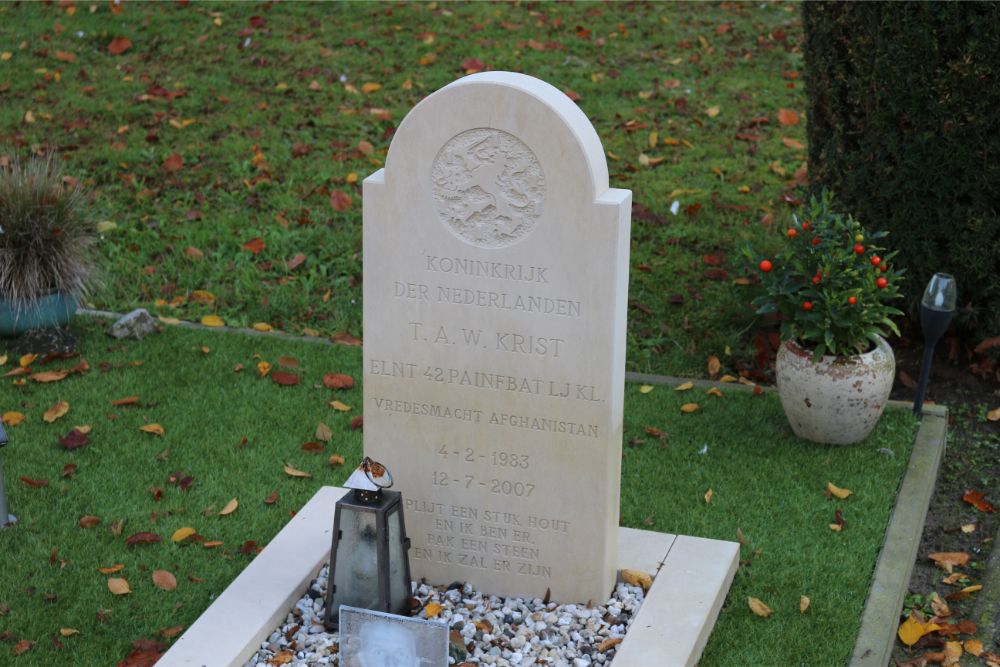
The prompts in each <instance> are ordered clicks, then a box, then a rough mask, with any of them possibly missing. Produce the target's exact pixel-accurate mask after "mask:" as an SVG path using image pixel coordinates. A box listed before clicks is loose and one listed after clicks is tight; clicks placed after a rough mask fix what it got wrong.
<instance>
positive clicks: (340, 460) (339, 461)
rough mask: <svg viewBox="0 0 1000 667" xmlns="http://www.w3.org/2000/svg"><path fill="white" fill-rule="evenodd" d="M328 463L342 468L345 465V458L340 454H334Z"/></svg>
mask: <svg viewBox="0 0 1000 667" xmlns="http://www.w3.org/2000/svg"><path fill="white" fill-rule="evenodd" d="M328 463H329V464H330V465H332V466H342V465H344V457H343V456H341V455H340V454H334V455H332V456H331V457H330V460H329V461H328Z"/></svg>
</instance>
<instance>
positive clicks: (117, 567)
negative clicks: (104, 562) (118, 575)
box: [97, 563, 125, 574]
mask: <svg viewBox="0 0 1000 667" xmlns="http://www.w3.org/2000/svg"><path fill="white" fill-rule="evenodd" d="M124 569H125V566H124V565H123V564H122V563H115V564H114V565H111V566H110V567H99V568H97V571H98V572H100V573H101V574H114V573H115V572H121V571H122V570H124Z"/></svg>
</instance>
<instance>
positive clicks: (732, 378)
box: [719, 375, 739, 382]
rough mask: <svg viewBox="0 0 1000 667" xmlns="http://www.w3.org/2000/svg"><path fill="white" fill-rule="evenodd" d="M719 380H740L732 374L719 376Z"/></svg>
mask: <svg viewBox="0 0 1000 667" xmlns="http://www.w3.org/2000/svg"><path fill="white" fill-rule="evenodd" d="M719 382H739V379H738V378H735V377H733V376H732V375H723V376H722V377H720V378H719Z"/></svg>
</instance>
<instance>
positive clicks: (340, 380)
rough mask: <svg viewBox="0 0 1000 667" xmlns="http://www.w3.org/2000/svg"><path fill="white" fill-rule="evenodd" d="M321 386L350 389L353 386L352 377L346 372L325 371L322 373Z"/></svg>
mask: <svg viewBox="0 0 1000 667" xmlns="http://www.w3.org/2000/svg"><path fill="white" fill-rule="evenodd" d="M323 386H324V387H326V388H327V389H350V388H352V387H353V386H354V378H353V377H351V376H350V375H347V374H346V373H326V374H325V375H323Z"/></svg>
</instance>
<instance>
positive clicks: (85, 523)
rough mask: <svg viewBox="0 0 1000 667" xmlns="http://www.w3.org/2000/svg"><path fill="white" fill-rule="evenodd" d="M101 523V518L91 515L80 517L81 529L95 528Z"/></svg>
mask: <svg viewBox="0 0 1000 667" xmlns="http://www.w3.org/2000/svg"><path fill="white" fill-rule="evenodd" d="M99 523H101V517H98V516H92V515H90V514H88V515H86V516H81V517H80V527H81V528H93V527H94V526H96V525H98V524H99Z"/></svg>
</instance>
